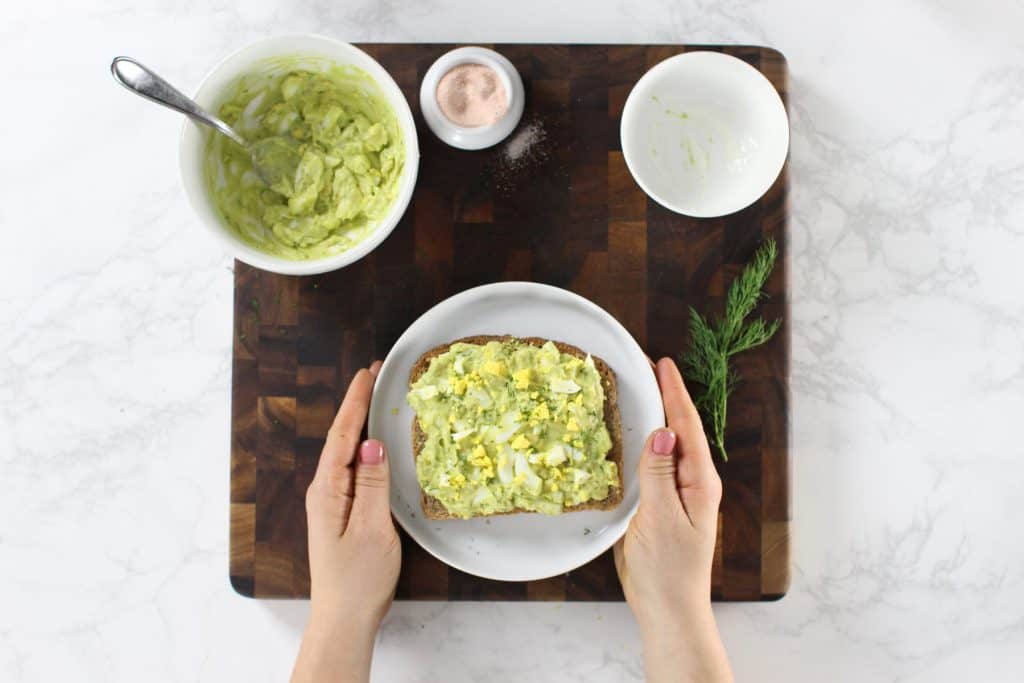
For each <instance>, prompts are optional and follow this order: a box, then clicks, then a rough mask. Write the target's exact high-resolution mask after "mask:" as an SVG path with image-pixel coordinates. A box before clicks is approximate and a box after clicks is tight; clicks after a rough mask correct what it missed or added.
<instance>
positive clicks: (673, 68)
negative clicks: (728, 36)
mask: <svg viewBox="0 0 1024 683" xmlns="http://www.w3.org/2000/svg"><path fill="white" fill-rule="evenodd" d="M620 136H621V138H622V154H623V157H624V158H625V160H626V166H628V167H629V172H630V173H631V174H632V175H633V178H634V179H635V180H636V182H637V184H638V185H640V187H641V188H642V189H643V191H644V192H646V193H647V194H648V195H650V196H651V197H652V198H653V199H654V200H655V201H656V202H658V203H659V204H661V205H662V206H664V207H665V208H667V209H670V210H672V211H675V212H676V213H681V214H683V215H686V216H694V217H696V218H707V217H711V216H725V215H727V214H730V213H734V212H736V211H739V210H740V209H743V208H745V207H747V206H750V205H751V204H753V203H754V202H755V201H757V200H758V198H760V197H761V195H763V194H764V193H765V192H767V191H768V189H769V188H770V187H771V186H772V184H773V183H774V182H775V179H776V178H778V177H779V173H780V172H781V171H782V167H783V165H784V164H785V163H786V155H787V153H788V150H789V119H788V117H787V116H786V108H785V107H784V106H783V104H782V99H781V98H780V97H779V93H778V92H776V90H775V88H774V86H772V84H771V82H770V81H769V80H768V79H767V78H765V77H764V74H762V73H761V72H760V71H758V70H757V69H755V68H754V67H752V66H750V65H749V64H747V63H746V62H744V61H743V60H741V59H737V58H736V57H732V56H730V55H726V54H722V53H719V52H686V53H683V54H681V55H676V56H675V57H670V58H668V59H666V60H665V61H663V62H660V63H659V64H657V65H655V66H654V67H652V68H651V70H650V71H648V72H647V73H646V74H644V75H643V77H642V78H641V79H640V80H639V81H637V84H636V85H635V86H633V90H632V91H630V93H629V97H627V98H626V104H625V106H624V107H623V109H622V127H621V130H620Z"/></svg>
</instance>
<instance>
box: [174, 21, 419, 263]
mask: <svg viewBox="0 0 1024 683" xmlns="http://www.w3.org/2000/svg"><path fill="white" fill-rule="evenodd" d="M274 57H299V58H302V61H301V62H300V64H301V66H302V67H303V68H307V69H319V70H327V69H329V68H331V66H332V65H335V64H337V65H352V66H356V67H358V68H360V69H362V70H363V71H365V72H366V73H367V74H368V75H369V76H370V77H371V78H372V79H373V81H374V82H375V83H376V85H377V86H378V87H379V89H380V94H381V95H383V97H384V98H385V99H386V100H387V102H388V104H390V105H391V109H392V110H393V111H394V113H395V117H396V118H397V119H398V125H399V127H400V128H401V131H402V137H403V138H404V140H403V144H404V146H405V165H404V167H403V170H402V176H401V179H400V182H399V189H398V196H397V197H396V198H395V201H394V203H393V204H392V205H391V209H390V211H388V213H387V215H386V216H384V217H383V218H382V219H381V220H380V221H379V223H378V224H377V226H376V227H375V228H374V230H373V232H371V233H370V234H369V235H368V236H367V237H366V238H365V239H364V240H363V241H362V242H360V243H358V244H356V245H355V246H353V247H352V248H351V249H348V250H346V251H343V252H341V253H338V254H332V255H331V256H327V257H324V258H319V259H309V260H302V261H298V260H292V259H286V258H283V257H280V256H275V255H273V254H268V253H266V252H263V251H260V250H259V249H256V248H255V247H253V246H252V245H250V244H249V243H247V242H245V241H244V240H243V239H242V238H241V237H240V236H239V235H238V233H236V232H235V231H234V230H233V229H232V228H231V227H230V226H229V225H227V224H226V223H225V222H224V220H223V219H222V218H221V217H220V215H219V213H218V212H217V208H216V206H215V205H214V202H213V197H212V196H211V194H210V191H209V189H208V188H207V184H206V179H205V175H204V171H203V160H204V158H205V156H206V142H207V139H208V136H210V135H216V133H214V132H213V131H212V130H210V129H209V128H206V127H205V126H200V125H198V124H196V123H193V122H192V121H191V120H189V119H187V118H186V120H185V125H184V127H183V128H182V131H181V147H180V160H181V177H182V181H183V182H184V184H185V193H186V194H187V195H188V198H189V200H190V202H191V204H192V208H194V209H195V212H196V215H198V217H199V220H200V222H201V223H202V224H203V225H205V226H206V227H207V228H208V229H210V230H211V231H212V232H213V233H214V235H216V236H217V237H218V238H219V239H220V240H221V241H222V243H223V244H224V245H225V246H226V247H227V248H228V250H229V251H230V252H231V253H232V255H234V257H235V258H237V259H238V260H239V261H243V262H245V263H248V264H249V265H252V266H256V267H257V268H262V269H263V270H269V271H271V272H274V273H281V274H284V275H314V274H317V273H326V272H328V271H331V270H337V269H338V268H343V267H345V266H347V265H349V264H350V263H353V262H355V261H358V260H359V259H361V258H362V257H363V256H366V255H367V254H368V253H370V252H371V251H373V249H374V248H375V247H376V246H377V245H378V244H380V243H381V242H383V241H384V239H385V238H386V237H387V236H388V235H389V234H391V231H392V230H394V228H395V226H396V225H398V221H399V220H400V219H401V217H402V214H403V213H405V209H406V207H408V205H409V200H410V199H411V198H412V192H413V188H414V187H415V185H416V174H417V171H418V167H419V158H420V152H419V142H418V140H417V137H416V123H415V121H414V120H413V117H412V110H411V109H410V108H409V103H408V102H407V101H406V99H405V95H403V94H402V91H401V89H400V88H399V87H398V84H397V83H395V81H394V79H393V78H391V76H390V75H389V74H388V72H387V71H385V70H384V67H382V66H381V65H380V64H379V63H377V61H376V60H375V59H373V58H372V57H370V55H368V54H366V53H365V52H363V51H362V50H360V49H359V48H357V47H355V46H354V45H349V44H348V43H343V42H341V41H338V40H334V39H333V38H327V37H325V36H318V35H312V34H299V35H287V36H279V37H276V38H268V39H266V40H261V41H260V42H258V43H254V44H252V45H250V46H248V47H245V48H242V49H241V50H239V51H238V52H235V53H234V54H232V55H231V56H229V57H227V58H226V59H224V61H222V62H221V63H220V64H218V65H217V66H215V67H214V68H213V70H212V71H210V73H209V74H208V75H207V76H206V78H204V79H203V82H202V83H201V84H200V86H199V90H198V91H197V92H196V94H195V97H194V99H195V101H196V102H198V103H199V105H200V106H202V107H204V108H206V109H207V110H208V111H211V112H214V113H216V111H217V109H218V108H219V107H220V105H221V104H222V103H223V101H224V99H225V97H227V96H228V95H230V94H231V91H232V89H233V87H234V84H235V82H236V81H237V80H238V79H239V78H240V77H241V76H243V75H245V74H247V73H252V72H254V71H257V70H259V69H270V68H272V66H271V65H269V64H268V63H267V61H266V60H268V59H271V58H274Z"/></svg>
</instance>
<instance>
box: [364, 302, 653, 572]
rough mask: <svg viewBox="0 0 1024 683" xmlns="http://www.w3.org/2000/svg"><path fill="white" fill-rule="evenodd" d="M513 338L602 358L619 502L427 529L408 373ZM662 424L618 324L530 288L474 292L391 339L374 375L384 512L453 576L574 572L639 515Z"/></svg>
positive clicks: (373, 431) (586, 306)
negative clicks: (614, 415)
mask: <svg viewBox="0 0 1024 683" xmlns="http://www.w3.org/2000/svg"><path fill="white" fill-rule="evenodd" d="M477 334H496V335H500V334H512V335H515V336H519V337H529V336H533V337H544V338H547V339H554V340H556V341H563V342H566V343H568V344H573V345H575V346H578V347H579V348H581V349H583V350H584V351H587V352H589V353H592V354H593V355H595V356H599V357H600V358H603V359H604V360H605V361H606V362H607V363H608V365H609V366H611V368H612V370H613V371H614V372H615V377H616V379H617V381H618V390H619V412H620V413H621V417H622V440H623V459H624V467H623V479H624V481H625V495H624V497H623V500H622V503H620V504H619V506H618V507H617V508H615V509H614V510H611V511H607V512H599V511H593V510H588V511H584V512H570V513H565V514H562V515H559V516H547V515H539V514H517V515H502V516H497V517H489V518H479V519H469V520H445V521H434V520H430V519H427V518H425V517H424V516H423V510H422V508H421V507H420V486H419V482H417V480H416V466H415V461H414V459H413V453H412V434H411V430H412V421H413V411H412V408H410V407H409V405H408V403H406V400H405V394H406V392H407V391H408V386H409V371H410V370H411V369H412V366H413V364H414V363H415V362H416V359H418V358H419V357H420V356H421V355H422V354H423V353H424V352H426V351H428V350H430V349H432V348H434V347H435V346H440V345H441V344H446V343H448V342H451V341H453V340H455V339H458V338H460V337H467V336H471V335H477ZM664 425H665V414H664V409H663V408H662V404H661V394H660V393H659V391H658V384H657V381H656V380H655V378H654V373H653V372H651V368H650V365H649V364H648V361H647V357H646V356H645V355H644V352H643V351H642V350H641V349H640V346H639V345H638V344H637V343H636V341H635V340H634V339H633V337H631V336H630V334H629V332H627V331H626V329H625V328H624V327H623V326H622V325H620V324H619V322H618V321H617V320H615V318H613V317H612V316H611V315H609V314H608V313H607V312H606V311H604V310H603V309H601V308H600V307H598V306H597V305H595V304H594V303H592V302H590V301H588V300H586V299H584V298H583V297H581V296H578V295H576V294H573V293H572V292H567V291H565V290H563V289H558V288H557V287H549V286H547V285H539V284H534V283H529V282H501V283H496V284H491V285H484V286H482V287H476V288H475V289H470V290H467V291H465V292H462V293H460V294H456V295H455V296H453V297H451V298H449V299H446V300H445V301H442V302H441V303H439V304H438V305H436V306H434V307H433V308H432V309H430V310H429V311H427V312H426V313H424V314H423V315H422V316H420V318H419V319H418V320H417V321H416V322H414V323H413V324H412V325H410V326H409V329H408V330H406V331H405V333H404V334H403V335H402V336H401V337H400V338H399V339H398V341H397V342H396V343H395V346H394V348H392V349H391V352H390V353H389V354H388V356H387V358H386V359H385V361H384V366H383V367H382V368H381V370H380V375H378V377H377V384H376V386H375V387H374V391H373V402H372V404H371V406H370V418H369V433H370V436H371V437H373V438H375V439H380V440H381V441H383V442H384V443H385V444H386V445H387V448H388V454H389V457H390V460H391V511H392V512H393V513H394V515H395V519H397V520H398V523H399V524H401V525H402V527H403V528H404V529H405V530H406V531H407V532H408V533H409V535H410V536H411V537H412V538H413V539H415V540H416V542H418V543H419V544H420V545H421V546H423V547H424V548H425V549H426V550H427V551H428V552H430V553H431V554H432V555H434V556H435V557H437V558H438V559H440V560H441V561H443V562H447V563H448V564H450V565H451V566H453V567H455V568H456V569H460V570H462V571H464V572H467V573H469V574H475V575H477V576H482V577H485V578H489V579H498V580H502V581H532V580H535V579H542V578H546V577H549V576H555V575H557V574H563V573H565V572H567V571H570V570H572V569H575V568H576V567H579V566H580V565H582V564H585V563H586V562H589V561H590V560H592V559H593V558H595V557H597V556H598V555H600V554H601V553H603V552H604V551H605V550H607V549H608V548H610V547H611V546H612V544H613V543H615V541H616V540H617V539H618V538H619V537H620V536H622V534H623V532H625V530H626V525H627V524H628V523H629V519H630V517H632V515H633V512H634V511H635V510H636V505H637V501H638V500H639V495H640V491H639V488H638V485H637V481H636V477H635V476H634V474H635V470H636V465H637V461H638V459H639V457H640V449H641V448H642V446H643V442H644V439H645V438H646V437H647V435H648V434H649V433H650V432H651V431H653V430H654V429H657V428H658V427H663V426H664Z"/></svg>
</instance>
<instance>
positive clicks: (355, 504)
mask: <svg viewBox="0 0 1024 683" xmlns="http://www.w3.org/2000/svg"><path fill="white" fill-rule="evenodd" d="M390 488H391V468H390V466H389V463H388V457H387V449H385V448H384V444H383V443H381V442H380V441H377V440H376V439H369V440H367V441H364V442H363V443H362V444H361V445H360V446H359V460H358V462H357V463H356V485H355V495H354V499H353V501H352V516H351V518H350V519H349V528H353V527H356V526H358V527H359V528H362V529H364V530H365V529H384V528H387V527H388V526H390V525H391V502H390V498H389V493H390Z"/></svg>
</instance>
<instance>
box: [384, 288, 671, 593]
mask: <svg viewBox="0 0 1024 683" xmlns="http://www.w3.org/2000/svg"><path fill="white" fill-rule="evenodd" d="M501 290H509V291H511V292H515V291H516V290H534V291H536V292H539V293H542V294H545V295H549V296H551V297H553V298H556V299H557V298H561V299H562V300H563V301H569V302H571V303H572V304H574V305H583V306H584V307H585V308H587V309H589V310H590V311H591V312H593V313H595V314H596V315H597V316H598V317H600V318H603V319H605V320H606V321H607V322H609V324H611V325H612V326H613V327H615V328H617V329H618V331H620V332H621V333H622V334H623V335H624V336H625V338H626V339H628V341H629V351H630V352H636V353H639V354H641V355H642V356H644V357H647V354H646V352H645V351H644V350H643V347H641V346H640V343H639V342H637V340H636V339H635V338H634V337H633V335H632V334H631V333H630V332H629V330H628V329H626V327H625V326H624V325H623V324H622V323H621V322H620V321H619V320H618V318H616V317H615V316H614V315H612V314H611V313H609V312H608V311H606V310H605V309H604V308H602V307H601V306H599V305H598V304H596V303H594V302H593V301H591V300H590V299H588V298H586V297H585V296H582V295H581V294H577V293H576V292H573V291H571V290H568V289H564V288H562V287H556V286H554V285H549V284H544V283H540V282H530V281H528V280H505V281H501V282H491V283H485V284H481V285H477V286H475V287H471V288H469V289H465V290H462V291H460V292H456V293H455V294H452V295H451V296H449V297H447V298H445V299H442V300H441V301H438V302H437V303H435V304H434V305H433V306H431V307H430V308H428V309H427V310H425V311H424V312H423V313H421V314H420V315H419V316H418V317H417V318H416V319H415V320H414V321H413V322H412V323H410V324H409V326H408V327H407V328H406V329H405V331H403V332H402V334H401V335H399V336H398V339H396V340H395V342H394V344H392V345H391V349H390V350H389V351H388V354H387V355H386V356H385V358H384V362H383V364H382V365H381V369H380V371H379V372H378V375H377V377H378V379H379V378H380V377H381V376H383V375H384V373H385V370H386V369H389V362H391V360H392V358H394V356H393V354H392V352H393V351H394V349H396V348H399V347H400V346H404V345H408V344H409V341H410V339H412V338H413V333H414V332H415V328H416V327H417V326H418V325H419V324H421V322H422V321H423V320H424V318H427V317H428V316H434V315H438V311H439V309H440V311H441V312H444V311H446V310H447V309H448V308H451V307H454V306H457V305H459V304H460V303H462V301H464V300H465V299H476V298H478V297H482V296H484V295H486V294H488V293H490V292H492V291H498V292H499V293H500V292H501ZM648 359H649V358H648ZM395 362H397V361H395ZM649 383H650V385H652V388H653V391H654V392H657V393H658V397H659V402H660V395H661V394H660V390H659V389H658V384H657V379H656V378H655V376H654V373H653V372H652V373H651V374H650V377H649ZM381 386H382V385H381V384H380V382H374V386H373V393H372V395H371V398H370V409H369V414H368V415H367V432H368V436H369V437H370V438H375V436H374V435H375V434H376V433H378V431H379V430H376V429H374V426H375V425H376V423H378V422H379V421H380V420H381V419H383V416H384V414H383V413H382V412H380V411H382V410H384V408H377V409H375V406H377V405H379V404H380V401H379V400H377V399H378V397H379V395H378V391H383V390H381V389H380V387H381ZM661 423H662V426H663V425H664V417H662V419H661ZM623 463H625V457H624V458H623ZM390 472H391V475H390V476H391V481H390V484H391V488H390V493H389V496H388V505H389V507H390V508H391V516H392V518H393V519H394V520H395V521H396V522H397V523H398V525H399V526H400V527H401V528H402V530H403V531H405V533H406V534H408V536H409V537H410V538H411V539H412V540H413V541H415V542H416V543H417V544H418V545H419V546H420V547H421V548H423V549H424V550H425V551H427V552H428V553H429V554H430V555H431V556H433V557H435V558H437V559H438V560H439V561H441V562H443V563H444V564H446V565H447V566H449V567H452V568H454V569H457V570H459V571H461V572H464V573H466V574H470V575H472V576H477V577H480V578H483V579H489V580H492V581H503V582H511V583H516V582H527V581H540V580H544V579H548V578H552V577H555V576H561V575H563V574H566V573H568V572H571V571H574V570H576V569H578V568H580V567H582V566H583V565H585V564H587V563H589V562H592V561H593V560H594V559H596V558H597V557H599V556H600V555H602V554H603V553H605V552H606V551H607V550H608V549H609V548H611V547H612V546H614V545H615V543H616V542H617V541H618V539H619V538H621V535H616V536H615V537H614V538H612V540H611V541H610V542H609V543H607V544H605V543H603V542H602V543H597V544H595V545H594V548H595V549H596V550H595V551H594V552H592V553H591V552H590V551H587V552H585V553H584V555H585V558H584V559H583V560H582V561H581V562H579V563H578V564H574V565H573V566H571V567H569V568H567V569H563V570H560V571H556V572H553V573H543V574H540V575H533V574H530V575H526V574H522V573H518V574H516V573H514V572H510V576H493V575H490V574H488V573H486V572H481V571H480V570H478V569H472V568H470V567H467V566H465V564H464V563H462V562H455V561H452V560H451V559H450V558H446V557H442V555H441V554H440V553H439V552H437V551H435V549H434V548H432V547H430V546H429V545H428V544H427V543H424V542H423V540H422V538H421V535H420V534H419V533H418V532H416V531H413V530H411V529H410V528H409V527H408V526H406V524H405V523H404V522H403V520H402V517H401V516H400V515H399V514H396V512H395V505H394V488H393V487H394V470H393V469H391V470H390ZM623 485H624V486H625V481H624V482H623ZM639 503H640V500H639V496H637V498H636V500H635V501H633V503H631V504H629V505H628V509H626V510H625V511H624V515H623V519H622V520H621V521H619V522H617V524H616V525H622V527H623V529H622V533H625V531H626V528H627V527H628V526H629V522H630V520H631V519H632V518H633V515H635V514H636V510H637V507H638V506H639ZM622 504H625V501H623V503H622Z"/></svg>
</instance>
